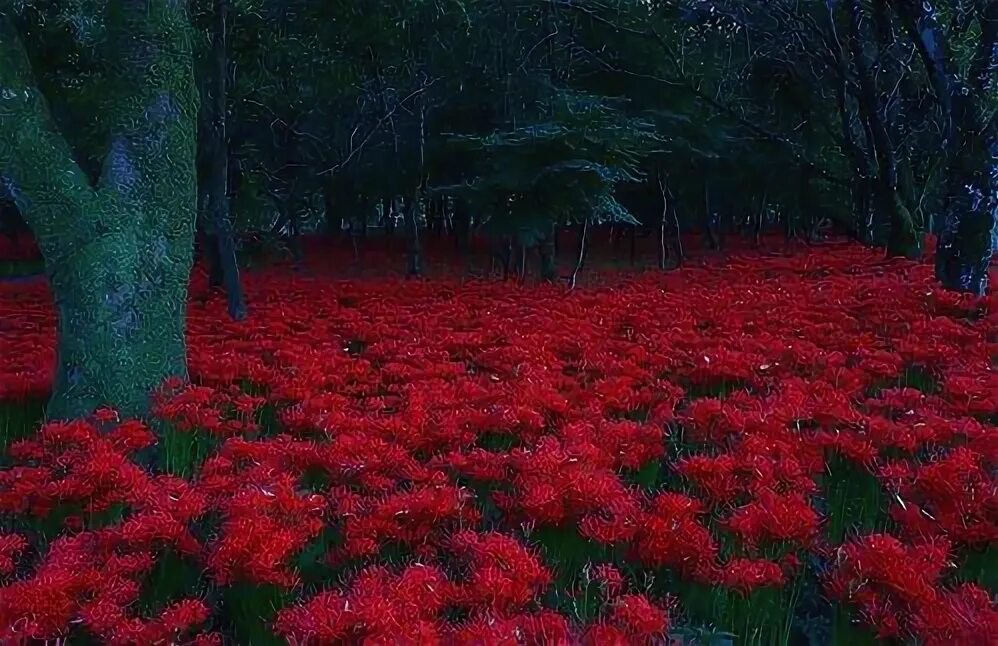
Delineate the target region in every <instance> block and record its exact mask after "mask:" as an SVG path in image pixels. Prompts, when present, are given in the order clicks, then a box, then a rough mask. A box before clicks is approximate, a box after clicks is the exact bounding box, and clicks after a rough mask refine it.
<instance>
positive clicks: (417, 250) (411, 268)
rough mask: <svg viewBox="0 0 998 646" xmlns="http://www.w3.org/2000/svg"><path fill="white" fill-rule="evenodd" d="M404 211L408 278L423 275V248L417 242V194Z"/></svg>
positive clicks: (418, 241)
mask: <svg viewBox="0 0 998 646" xmlns="http://www.w3.org/2000/svg"><path fill="white" fill-rule="evenodd" d="M407 206H408V208H407V209H406V215H405V220H406V228H407V233H408V236H409V248H408V251H407V253H406V274H407V275H409V276H421V275H423V247H422V244H421V243H420V240H419V222H418V221H417V219H416V216H417V209H418V208H419V193H416V194H415V195H413V196H412V199H411V200H410V201H409V204H408V205H407Z"/></svg>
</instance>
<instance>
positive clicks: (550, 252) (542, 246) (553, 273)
mask: <svg viewBox="0 0 998 646" xmlns="http://www.w3.org/2000/svg"><path fill="white" fill-rule="evenodd" d="M557 231H558V229H557V225H555V224H552V225H551V226H550V228H549V230H548V232H547V233H546V234H545V235H544V237H543V238H542V239H541V241H540V243H539V244H538V251H539V252H540V254H539V255H540V258H541V267H540V270H541V280H543V281H545V282H549V283H553V282H554V281H556V280H558V263H557V262H556V258H555V244H554V239H555V236H556V235H558V234H557Z"/></svg>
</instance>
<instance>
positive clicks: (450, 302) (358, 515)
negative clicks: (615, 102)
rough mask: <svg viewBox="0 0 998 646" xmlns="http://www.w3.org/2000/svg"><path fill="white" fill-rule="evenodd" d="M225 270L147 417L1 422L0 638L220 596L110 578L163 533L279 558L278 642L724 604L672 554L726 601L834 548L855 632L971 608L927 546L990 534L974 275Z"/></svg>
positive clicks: (582, 628)
mask: <svg viewBox="0 0 998 646" xmlns="http://www.w3.org/2000/svg"><path fill="white" fill-rule="evenodd" d="M246 289H247V295H248V300H249V301H250V302H251V303H252V310H251V315H250V317H249V318H248V320H246V321H243V322H240V323H234V322H232V321H230V320H228V318H227V317H226V315H225V313H224V303H223V302H222V299H219V298H215V297H203V296H202V294H205V293H206V292H207V287H206V285H205V278H204V276H202V275H200V274H199V275H197V276H196V277H195V281H194V285H193V287H192V293H193V294H194V295H195V296H194V297H193V298H192V301H191V303H190V304H189V326H188V329H189V348H190V369H191V374H192V378H193V381H194V385H185V384H180V383H170V384H167V385H166V386H165V387H164V390H163V391H162V392H161V393H159V396H158V397H157V399H156V403H155V407H154V410H155V413H156V415H157V416H158V418H159V419H158V420H157V422H156V423H157V424H158V426H154V428H155V429H156V433H153V432H152V431H151V430H150V429H149V428H147V427H146V426H145V425H143V424H140V423H138V422H134V421H127V420H126V421H119V420H117V418H116V416H114V415H113V414H112V413H111V412H109V411H101V412H99V414H97V415H95V416H94V419H92V420H81V421H75V422H71V423H60V424H48V425H45V426H43V427H42V429H41V430H40V431H39V432H38V433H37V434H36V435H34V436H32V437H31V438H30V439H27V440H23V441H20V442H16V443H14V444H13V445H12V446H10V447H9V449H8V450H7V452H6V455H5V456H4V459H5V460H6V461H7V464H10V465H11V466H10V467H9V468H7V469H6V470H5V471H2V472H0V513H2V514H3V515H4V519H5V522H6V521H7V520H9V521H10V522H9V523H8V524H5V525H4V526H3V528H4V532H5V533H4V534H0V577H2V579H0V628H2V629H4V630H6V631H7V632H6V633H2V634H4V635H5V636H6V637H9V638H10V639H16V638H19V637H20V636H25V635H30V636H34V637H38V638H53V637H62V636H66V635H68V634H70V631H71V629H72V628H73V627H74V626H75V627H77V630H85V631H86V632H89V633H91V634H92V635H96V636H97V637H98V638H101V639H106V640H118V641H121V642H128V641H129V640H132V641H140V642H146V641H148V642H152V641H155V640H156V639H164V640H182V639H186V638H191V639H194V638H195V631H196V630H197V629H199V628H202V629H204V630H209V631H211V630H216V629H218V630H220V631H222V632H224V631H227V630H229V629H230V628H231V626H230V625H229V624H230V623H238V621H239V619H238V618H237V617H235V616H234V615H233V616H229V615H226V613H229V612H230V611H231V609H230V606H228V605H226V606H222V607H221V609H219V608H217V607H215V606H213V605H211V604H208V602H207V601H199V599H203V598H204V599H207V598H213V597H211V596H210V595H207V596H204V597H202V596H201V594H200V592H201V590H200V589H194V588H191V589H189V590H187V593H186V595H185V596H183V597H182V598H177V599H173V600H172V601H171V603H172V604H173V605H169V604H167V605H162V604H160V605H157V606H156V607H155V609H148V610H147V606H144V605H142V604H143V603H145V602H141V603H140V602H139V599H140V597H141V594H140V593H141V592H142V590H143V586H148V585H149V584H148V580H149V577H150V576H151V575H150V573H151V572H152V571H153V569H154V568H155V567H158V566H159V565H161V564H162V563H163V562H164V561H163V559H164V558H166V556H165V555H166V554H167V553H168V552H172V553H175V554H179V555H181V557H182V558H183V559H187V561H189V562H190V563H192V564H195V566H196V568H197V571H198V572H204V580H203V581H202V582H201V584H203V585H204V586H205V587H207V588H208V589H210V590H211V591H212V592H217V591H219V590H221V591H225V590H231V589H236V588H238V589H240V590H242V591H245V589H251V590H252V589H261V590H262V589H263V588H264V587H267V586H272V587H275V588H277V589H279V590H280V591H281V594H282V595H284V597H283V598H284V599H285V601H284V603H285V606H284V607H283V609H281V610H280V611H279V612H277V614H276V615H275V616H274V617H272V618H271V619H272V621H270V623H269V624H268V625H270V626H271V627H272V628H273V630H274V631H276V632H277V634H279V635H281V636H283V637H284V638H286V639H288V640H292V641H294V642H295V643H303V642H304V643H329V642H331V641H335V640H346V641H357V640H363V639H369V640H372V641H373V642H378V641H386V640H391V639H404V638H408V639H409V640H411V641H417V642H419V643H433V642H435V641H440V642H445V643H455V642H456V643H509V642H511V641H516V642H520V643H522V642H526V643H533V642H544V643H577V642H579V641H586V642H588V643H594V644H595V643H601V644H602V643H621V644H623V643H640V642H645V641H652V640H656V639H657V640H661V639H663V638H664V636H666V635H667V634H668V632H669V631H670V630H672V629H673V628H676V627H677V626H679V627H682V626H684V625H689V626H696V625H698V624H700V625H702V624H706V623H723V618H718V619H717V620H716V621H715V619H714V618H712V617H704V616H702V615H698V614H697V612H699V611H697V610H696V609H695V608H693V607H692V606H693V604H694V603H695V600H694V599H693V598H692V596H688V597H684V596H683V595H684V592H683V590H685V588H682V587H681V586H685V585H691V586H699V587H701V588H702V587H705V586H707V587H713V588H714V589H715V590H721V591H722V592H724V593H727V592H730V593H732V594H731V595H730V597H729V598H731V599H742V600H743V601H744V602H745V603H751V602H752V600H753V598H755V597H756V596H759V595H756V593H757V592H759V591H760V590H762V589H765V590H763V591H762V593H763V594H770V593H780V592H782V589H783V588H784V587H788V584H789V583H790V582H792V581H793V582H797V581H796V578H797V577H799V576H803V575H804V574H805V570H807V569H808V568H813V567H814V566H813V565H811V563H813V562H814V561H815V560H817V561H821V560H822V559H824V560H826V561H827V559H828V558H829V557H830V555H832V557H833V558H834V555H835V554H836V553H838V554H839V557H838V561H837V562H836V564H835V569H834V574H833V575H832V578H831V580H830V583H829V586H828V589H829V591H830V593H831V596H833V597H834V598H835V599H837V600H839V601H840V602H842V603H846V604H848V605H849V606H850V607H855V608H857V609H858V610H859V611H860V612H861V613H862V615H863V616H864V617H866V618H867V619H868V620H869V621H870V622H871V623H872V624H873V625H875V626H878V627H883V629H884V631H885V633H884V634H897V635H901V636H904V637H908V636H916V637H919V638H921V639H923V640H925V641H926V642H931V641H933V640H935V643H943V641H944V640H947V639H949V640H951V641H950V642H948V643H987V640H988V639H993V638H994V632H988V631H992V627H993V622H994V606H993V604H992V603H991V601H990V599H989V598H988V593H987V592H986V591H984V590H983V589H981V588H978V587H976V586H975V585H972V584H963V585H956V584H955V583H953V581H952V580H951V579H949V578H947V576H948V569H950V568H948V566H946V565H945V564H946V563H948V562H949V560H952V559H958V557H962V556H963V555H965V554H969V553H970V552H971V551H975V553H977V552H984V551H985V550H986V549H988V548H990V547H992V546H993V543H994V541H995V540H996V538H998V535H996V532H998V530H996V528H998V494H996V490H998V489H996V487H998V480H996V478H995V476H994V474H995V467H996V465H998V433H996V432H995V431H996V427H995V424H996V416H998V376H996V373H995V371H994V369H993V357H994V356H995V355H996V354H998V338H996V337H995V336H994V330H996V329H998V308H996V307H995V305H996V304H998V303H996V301H995V297H991V298H990V299H984V300H972V299H969V298H967V297H963V296H957V295H953V294H949V293H945V292H940V291H938V290H936V289H935V288H934V287H933V282H932V277H931V269H930V268H929V267H928V266H925V265H921V264H914V263H909V262H905V261H900V260H898V261H887V262H885V261H883V260H882V259H880V258H878V257H877V256H876V254H874V253H873V252H870V251H867V250H863V249H859V248H854V247H851V246H845V245H843V246H831V247H828V248H826V249H824V250H820V251H818V250H812V251H811V252H808V253H801V254H799V255H793V256H773V255H763V254H752V253H746V254H741V255H738V254H736V255H734V256H732V257H730V258H728V259H727V260H726V261H724V263H723V264H722V265H720V266H716V265H715V266H711V267H696V266H691V267H689V268H687V269H684V270H681V271H678V272H673V273H670V274H666V275H663V274H640V275H636V276H616V277H614V278H613V279H612V280H609V279H608V280H607V281H606V284H605V285H600V286H597V287H593V288H590V289H587V290H578V291H573V292H571V293H565V292H564V291H563V290H562V289H561V288H559V287H556V286H542V287H536V286H534V287H527V286H524V285H511V284H501V283H496V282H473V281H472V282H464V283H462V282H459V281H458V280H452V279H446V278H445V279H439V280H432V281H407V282H403V281H402V280H396V279H384V280H353V281H342V280H333V279H332V278H330V277H329V276H322V275H321V274H317V275H312V276H302V275H298V274H294V273H291V272H284V271H281V270H274V271H271V272H268V273H266V274H262V275H252V274H251V275H250V276H249V277H248V278H247V281H246ZM47 298H48V296H47V294H46V292H45V289H44V286H33V285H21V286H18V287H17V288H16V289H15V288H14V287H12V286H0V311H3V312H5V313H6V316H5V317H2V318H0V345H2V347H0V350H2V351H3V353H4V356H5V357H6V359H7V360H6V361H5V363H4V364H3V366H2V367H0V399H3V400H4V401H5V402H6V403H8V404H11V405H13V404H16V403H17V402H21V401H23V400H24V399H25V398H31V397H36V396H41V395H43V394H44V393H45V391H46V389H47V388H48V386H49V383H50V379H51V375H50V372H49V368H41V367H40V366H47V365H49V364H48V362H49V361H51V359H52V357H53V351H52V330H53V323H54V317H53V313H52V308H51V306H50V305H49V304H48V302H47ZM150 456H152V457H150ZM830 458H834V459H830ZM842 463H845V464H846V465H847V466H849V467H850V468H852V469H853V472H854V473H859V474H865V475H867V476H869V481H870V482H871V483H873V486H874V487H875V488H876V491H875V492H873V493H875V494H877V495H879V496H880V498H879V499H880V500H886V501H887V503H882V506H883V507H884V508H883V509H876V510H874V512H875V513H877V514H879V516H878V517H877V518H876V519H874V520H876V522H877V523H879V524H878V525H876V526H881V527H889V528H890V529H889V532H890V534H893V537H892V536H889V535H883V536H881V535H873V536H867V537H855V538H853V539H852V540H850V541H849V542H847V544H846V545H845V546H840V545H837V544H831V545H830V544H829V536H830V535H831V533H830V532H831V530H830V528H832V527H837V528H844V532H845V533H846V535H852V534H850V533H849V531H848V530H851V529H853V527H852V525H853V523H854V522H855V523H858V522H859V520H858V519H853V518H850V517H848V515H847V514H846V512H844V511H842V509H844V508H845V507H844V504H845V503H846V502H849V501H848V500H845V501H844V500H843V499H842V498H841V495H842V494H841V492H842V491H848V490H849V487H850V486H853V485H855V484H856V483H855V482H852V481H851V480H852V479H851V476H850V477H847V476H843V475H842V474H841V473H838V472H835V471H834V470H832V465H833V464H842ZM153 465H155V466H153ZM164 468H165V469H166V470H167V472H164ZM171 474H184V477H179V476H177V475H171ZM857 480H858V479H857ZM877 483H879V485H878V484H877ZM850 495H852V494H850ZM836 496H839V497H836ZM53 519H54V520H55V521H56V522H57V524H59V525H60V526H61V527H62V533H63V535H62V536H61V537H59V538H56V539H55V540H54V541H51V542H49V539H50V538H51V537H52V536H53V531H52V529H51V527H50V524H51V522H52V521H53ZM47 523H48V524H47ZM867 526H868V527H872V526H874V525H867ZM46 528H47V529H46ZM43 530H44V531H43ZM841 535H842V534H838V536H839V537H840V536H841ZM832 540H833V541H834V542H835V543H841V538H834V539H832ZM839 548H841V549H839ZM836 549H839V551H838V552H836ZM29 557H30V558H29ZM414 563H418V565H414ZM625 573H626V574H625ZM809 573H810V574H814V571H813V569H812V570H811V571H809ZM944 575H946V576H944ZM317 578H319V579H320V580H319V583H321V584H322V587H321V590H322V591H320V592H318V593H317V594H313V593H312V592H311V591H312V590H313V585H314V584H315V583H316V582H317ZM964 580H965V579H964ZM341 581H343V582H345V583H343V584H342V585H341V584H340V582H341ZM589 582H595V586H596V588H598V591H599V595H598V602H597V603H596V605H597V607H596V608H595V610H593V609H592V608H591V604H590V603H589V601H587V600H586V597H585V595H586V592H585V590H584V588H585V586H584V585H582V584H583V583H589ZM306 583H307V585H306ZM201 584H199V585H201ZM254 586H255V587H254ZM670 586H672V587H670ZM306 588H307V589H308V590H309V592H308V593H305V592H304V591H305V589H306ZM673 588H675V589H673ZM242 593H244V592H241V594H242ZM674 597H675V598H674ZM736 603H737V601H731V604H736ZM587 604H588V605H587ZM569 607H579V608H581V607H586V608H587V610H586V612H585V613H581V614H580V616H576V615H573V614H572V612H571V611H569V610H567V608H569ZM271 609H273V608H271ZM788 612H791V610H788ZM748 614H749V615H751V613H748ZM581 615H584V616H581ZM670 615H671V616H670ZM141 616H146V618H140V617H141ZM968 618H970V619H972V621H970V622H968ZM255 619H256V620H258V619H259V616H258V615H257V616H256V617H255ZM791 619H792V617H791ZM788 621H789V620H788ZM217 622H220V625H219V626H216V625H215V624H216V623H217ZM226 622H229V623H226ZM265 623H266V622H265ZM781 625H782V624H781ZM744 626H745V624H744V622H742V623H739V624H737V626H734V627H736V628H737V629H739V630H741V629H743V628H744ZM233 630H237V631H238V626H237V627H236V628H233ZM210 634H214V633H210ZM200 639H215V637H211V636H208V637H200ZM960 640H964V641H963V642H961V641H960Z"/></svg>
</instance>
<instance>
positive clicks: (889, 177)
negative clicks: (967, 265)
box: [847, 0, 920, 258]
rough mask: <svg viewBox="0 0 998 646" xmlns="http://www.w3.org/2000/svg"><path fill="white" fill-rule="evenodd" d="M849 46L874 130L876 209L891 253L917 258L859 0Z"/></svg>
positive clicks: (854, 3) (852, 1) (853, 6)
mask: <svg viewBox="0 0 998 646" xmlns="http://www.w3.org/2000/svg"><path fill="white" fill-rule="evenodd" d="M847 11H848V13H849V47H850V49H851V51H852V58H853V64H854V65H855V66H856V76H857V78H858V80H859V90H860V91H859V105H860V109H861V110H862V111H863V116H864V119H865V121H866V123H867V126H868V127H869V129H870V134H871V138H872V141H871V142H870V143H871V144H872V146H873V148H874V151H873V157H874V159H876V161H877V177H876V179H875V180H874V181H875V184H874V208H875V209H876V211H877V212H878V213H879V214H880V215H881V216H882V217H883V219H885V220H886V221H887V222H888V225H889V232H890V233H889V235H888V240H887V252H888V254H890V255H895V256H904V257H907V258H914V257H917V256H918V255H919V253H920V245H919V242H918V237H917V234H916V232H915V226H914V223H913V222H912V219H911V214H910V213H909V212H908V209H907V208H906V207H905V206H904V204H903V203H902V201H901V199H900V196H899V195H898V190H897V186H898V177H897V158H896V155H895V151H894V144H893V142H892V141H891V139H890V134H889V133H888V131H887V125H886V124H885V123H884V120H883V117H882V115H881V106H880V99H879V98H878V96H877V86H876V81H875V79H874V76H873V73H872V71H871V69H870V61H869V58H868V57H867V54H866V52H865V51H864V49H863V39H862V22H863V10H862V7H861V6H860V4H859V0H849V3H848V7H847Z"/></svg>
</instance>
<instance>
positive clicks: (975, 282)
mask: <svg viewBox="0 0 998 646" xmlns="http://www.w3.org/2000/svg"><path fill="white" fill-rule="evenodd" d="M893 4H894V7H895V9H896V10H897V12H898V14H899V15H900V16H901V18H902V20H903V21H904V23H905V26H906V28H907V30H908V33H909V34H910V36H911V39H912V40H913V41H914V42H915V44H916V45H917V47H918V51H919V53H920V55H921V58H922V61H923V63H924V65H925V68H926V69H927V70H928V73H929V75H930V77H931V79H932V83H933V86H934V89H935V92H936V97H937V100H938V102H939V105H940V108H941V110H940V111H941V113H942V121H943V137H944V141H943V146H944V150H945V154H946V161H947V167H948V173H947V177H946V186H945V199H944V205H943V210H942V218H941V219H942V223H941V227H940V232H939V245H938V250H937V252H936V276H937V277H938V278H939V280H940V281H941V282H942V284H943V285H944V286H945V287H947V288H949V289H954V290H957V291H963V292H970V293H973V294H978V295H983V294H986V293H987V292H988V287H989V286H988V269H989V267H990V266H991V258H992V256H993V255H994V247H995V240H994V235H995V233H994V232H995V227H996V219H998V123H996V120H995V106H994V92H995V83H996V82H998V79H996V73H998V0H977V1H976V2H974V3H973V4H972V7H973V9H972V10H973V11H974V13H976V18H977V21H978V27H979V29H978V40H977V46H976V48H975V51H974V54H973V58H972V60H971V63H970V65H969V69H968V72H967V73H966V74H961V73H960V71H959V65H958V64H957V61H956V59H955V55H954V43H952V42H950V40H949V39H948V38H947V34H946V31H945V30H944V29H943V28H942V26H941V25H940V20H939V14H938V13H937V11H936V9H935V7H934V3H933V2H930V1H929V0H917V1H916V0H894V3H893Z"/></svg>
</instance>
